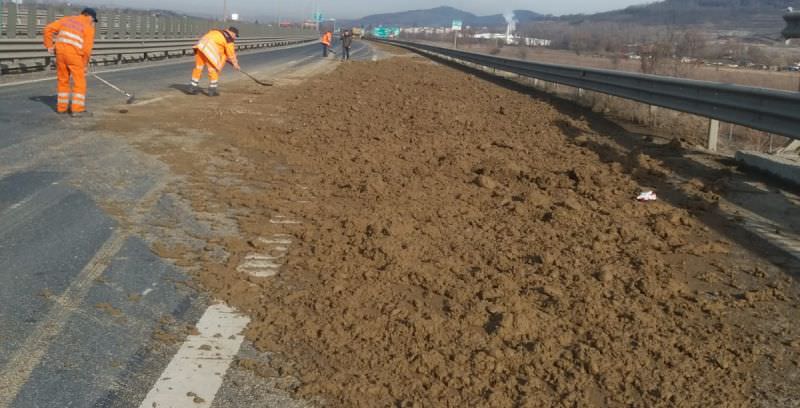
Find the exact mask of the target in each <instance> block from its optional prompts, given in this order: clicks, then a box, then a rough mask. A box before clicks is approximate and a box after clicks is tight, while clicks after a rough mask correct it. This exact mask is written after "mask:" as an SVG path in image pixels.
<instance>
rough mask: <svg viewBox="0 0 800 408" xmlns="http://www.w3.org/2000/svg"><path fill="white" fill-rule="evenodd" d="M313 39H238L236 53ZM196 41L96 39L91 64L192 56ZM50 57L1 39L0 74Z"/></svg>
mask: <svg viewBox="0 0 800 408" xmlns="http://www.w3.org/2000/svg"><path fill="white" fill-rule="evenodd" d="M314 40H316V36H313V37H312V36H286V37H256V38H240V39H238V40H237V41H236V49H237V50H248V49H254V48H265V47H278V46H283V45H290V44H297V43H303V42H310V41H314ZM196 43H197V38H191V39H164V40H99V41H96V42H95V48H94V51H93V52H92V61H94V62H97V63H104V64H108V63H123V62H134V61H145V60H151V59H159V58H165V57H172V56H182V55H189V54H193V52H194V51H193V49H192V48H193V47H194V45H195V44H196ZM51 59H52V56H51V55H50V54H49V53H48V52H47V50H46V49H45V48H44V46H43V45H42V40H40V39H39V40H35V39H0V71H2V73H7V72H9V71H11V70H18V71H33V70H41V69H44V68H46V67H48V66H49V65H50V63H51Z"/></svg>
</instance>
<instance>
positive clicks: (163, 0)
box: [94, 0, 651, 19]
mask: <svg viewBox="0 0 800 408" xmlns="http://www.w3.org/2000/svg"><path fill="white" fill-rule="evenodd" d="M223 1H224V0H136V1H133V0H95V1H94V3H99V4H103V5H108V6H129V7H130V6H132V5H134V4H135V6H133V7H135V8H160V9H165V10H175V11H182V12H187V13H190V14H203V15H217V14H219V15H222V10H223ZM227 1H228V9H229V11H230V12H238V13H239V14H241V15H242V17H243V18H244V19H251V18H249V16H253V17H262V18H263V17H265V16H273V17H274V16H280V17H290V18H303V17H306V16H308V15H310V14H311V13H312V11H313V10H314V9H315V5H316V7H318V8H319V9H320V11H321V12H322V13H323V15H324V17H326V18H337V19H345V18H346V19H355V18H360V17H364V16H366V15H370V14H377V13H388V12H395V11H406V10H414V9H427V8H433V7H438V6H443V5H444V6H451V7H455V8H458V9H461V10H464V11H468V12H470V13H474V14H477V15H491V14H502V13H503V12H505V11H508V10H531V11H535V12H538V13H542V14H554V15H562V14H575V13H595V12H599V11H608V10H614V9H619V8H623V7H627V6H630V5H633V4H642V3H646V2H651V1H650V0H605V1H597V0H506V1H504V2H498V1H497V0H267V1H264V0H227Z"/></svg>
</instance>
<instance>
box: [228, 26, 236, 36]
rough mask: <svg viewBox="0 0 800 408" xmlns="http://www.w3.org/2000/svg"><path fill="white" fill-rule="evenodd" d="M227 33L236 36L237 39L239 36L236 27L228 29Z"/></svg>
mask: <svg viewBox="0 0 800 408" xmlns="http://www.w3.org/2000/svg"><path fill="white" fill-rule="evenodd" d="M228 31H230V32H232V33H234V34H236V36H237V37H238V36H239V29H238V28H236V27H228Z"/></svg>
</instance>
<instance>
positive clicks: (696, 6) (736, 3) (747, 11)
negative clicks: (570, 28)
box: [561, 0, 800, 31]
mask: <svg viewBox="0 0 800 408" xmlns="http://www.w3.org/2000/svg"><path fill="white" fill-rule="evenodd" d="M790 6H791V7H794V8H795V9H798V8H800V0H664V1H659V2H655V3H650V4H645V5H640V6H630V7H627V8H625V9H622V10H615V11H609V12H605V13H597V14H592V15H570V16H563V17H561V19H562V20H567V21H570V22H574V23H579V22H581V21H610V22H617V23H636V24H647V25H678V26H689V25H705V26H709V27H714V28H718V29H729V30H754V29H755V30H761V31H764V30H768V31H776V29H777V31H780V29H782V28H783V27H784V22H783V19H782V16H783V14H784V13H785V11H786V8H787V7H790Z"/></svg>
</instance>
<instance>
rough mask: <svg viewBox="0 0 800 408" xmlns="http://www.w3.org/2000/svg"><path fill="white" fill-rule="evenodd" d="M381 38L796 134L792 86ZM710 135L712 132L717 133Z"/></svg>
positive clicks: (798, 116)
mask: <svg viewBox="0 0 800 408" xmlns="http://www.w3.org/2000/svg"><path fill="white" fill-rule="evenodd" d="M380 41H383V42H386V43H388V44H393V45H398V46H401V47H404V48H407V49H410V50H412V51H421V52H424V53H428V54H433V55H438V56H441V57H445V58H449V59H454V60H457V61H463V62H468V63H471V64H475V65H480V66H484V67H489V68H493V69H497V70H501V71H506V72H511V73H515V74H518V75H522V76H526V77H531V78H536V79H540V80H544V81H549V82H555V83H559V84H563V85H568V86H572V87H575V88H579V89H586V90H591V91H595V92H600V93H604V94H609V95H614V96H618V97H621V98H625V99H631V100H635V101H638V102H642V103H646V104H649V105H652V106H660V107H664V108H668V109H673V110H677V111H681V112H686V113H691V114H694V115H699V116H704V117H707V118H711V119H712V124H711V126H710V128H712V129H713V128H714V123H713V122H714V121H719V120H721V121H724V122H728V123H734V124H737V125H742V126H746V127H749V128H753V129H758V130H763V131H766V132H770V133H775V134H778V135H783V136H787V137H790V138H792V139H800V93H797V92H788V91H779V90H771V89H764V88H754V87H748V86H740V85H732V84H723V83H717V82H710V81H698V80H691V79H682V78H671V77H664V76H657V75H645V74H637V73H630V72H622V71H612V70H604V69H596V68H582V67H575V66H567V65H556V64H544V63H537V62H529V61H521V60H516V59H510V58H500V57H495V56H491V55H485V54H477V53H472V52H466V51H459V50H454V49H448V48H442V47H435V46H431V45H426V44H417V43H413V42H408V41H397V40H380ZM717 124H718V122H717ZM712 136H713V137H714V138H716V135H712ZM715 145H716V143H714V149H715ZM710 147H711V144H710Z"/></svg>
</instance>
